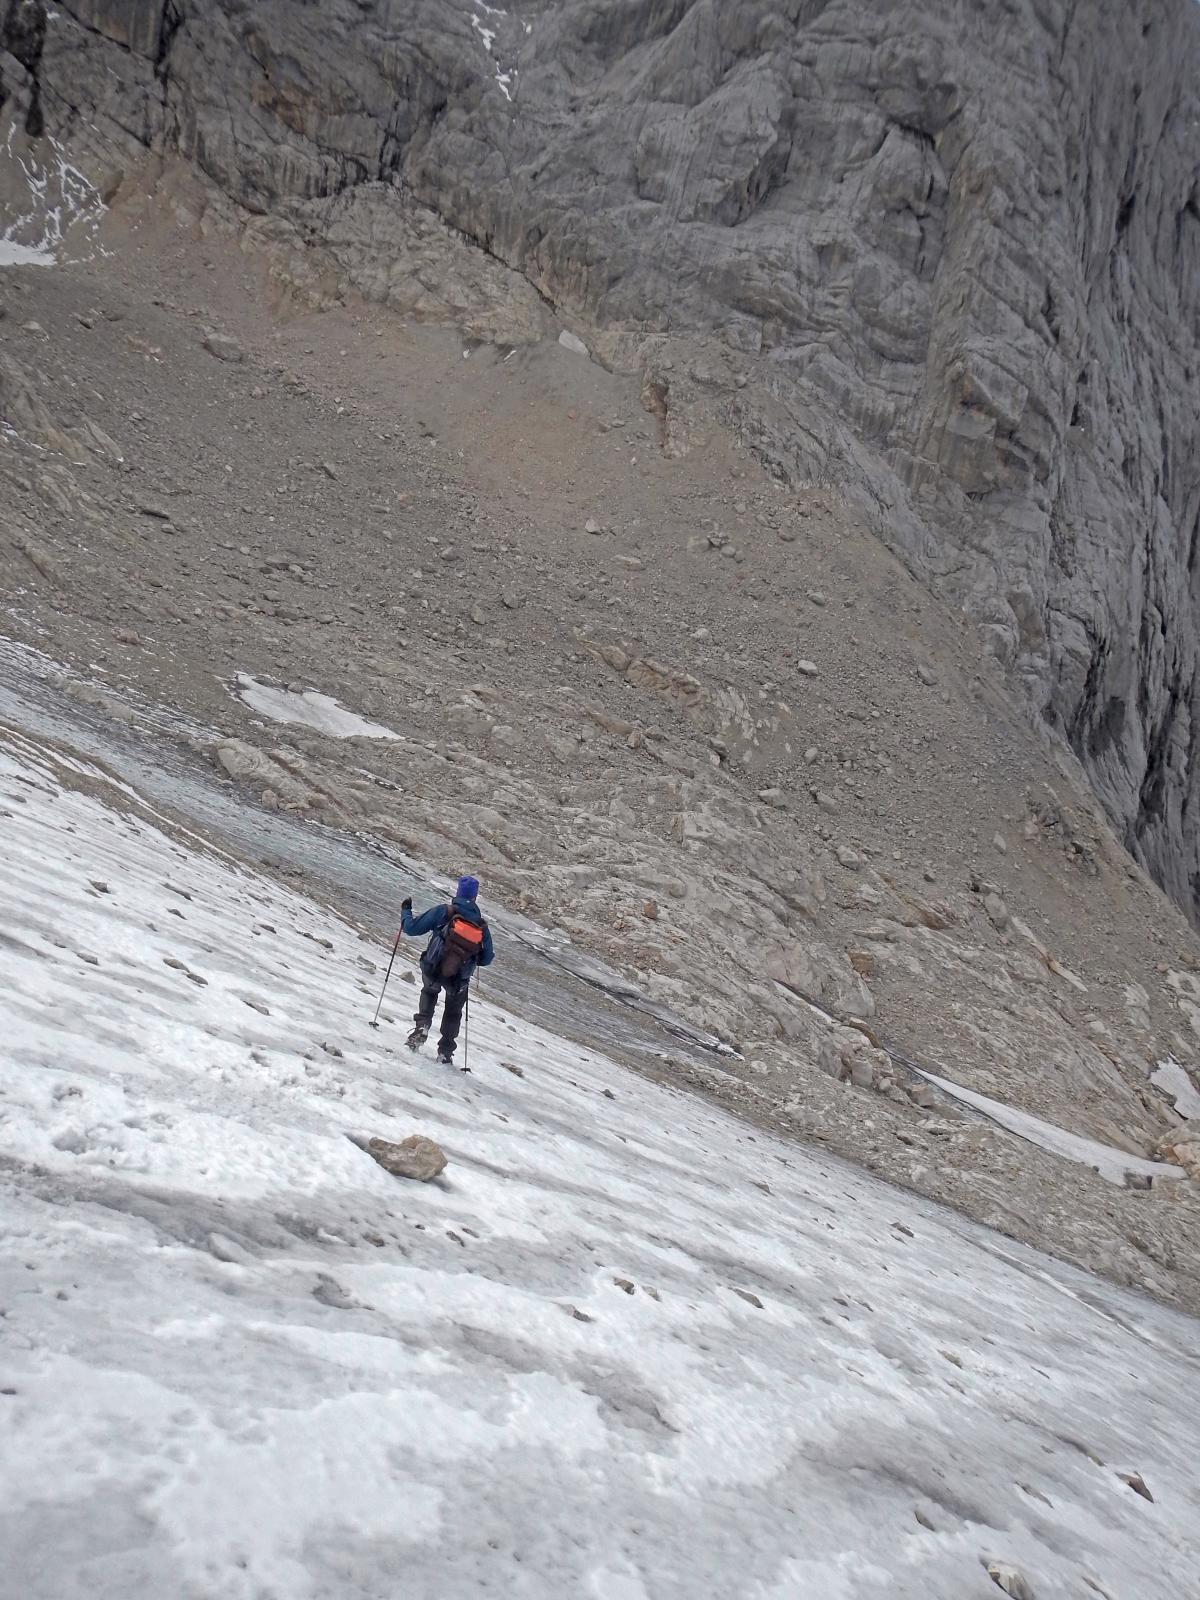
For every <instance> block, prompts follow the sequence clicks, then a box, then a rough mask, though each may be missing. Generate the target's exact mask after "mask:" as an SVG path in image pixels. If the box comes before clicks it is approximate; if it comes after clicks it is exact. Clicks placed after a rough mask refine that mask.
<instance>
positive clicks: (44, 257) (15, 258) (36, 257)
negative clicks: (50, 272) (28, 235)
mask: <svg viewBox="0 0 1200 1600" xmlns="http://www.w3.org/2000/svg"><path fill="white" fill-rule="evenodd" d="M53 265H54V256H53V254H52V253H51V252H50V251H49V250H47V249H45V248H41V249H39V248H37V247H36V246H34V245H30V244H18V242H17V241H16V240H15V239H8V238H4V239H0V267H52V266H53Z"/></svg>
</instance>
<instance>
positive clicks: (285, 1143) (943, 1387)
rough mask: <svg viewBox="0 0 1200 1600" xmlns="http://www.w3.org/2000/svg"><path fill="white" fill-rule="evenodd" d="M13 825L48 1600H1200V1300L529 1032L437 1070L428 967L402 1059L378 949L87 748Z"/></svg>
mask: <svg viewBox="0 0 1200 1600" xmlns="http://www.w3.org/2000/svg"><path fill="white" fill-rule="evenodd" d="M0 804H2V805H3V808H4V810H5V813H6V815H5V853H6V866H7V870H6V872H5V874H4V875H3V877H2V878H0V926H3V928H4V930H5V937H4V940H3V942H2V943H0V982H2V984H3V987H4V992H5V993H6V995H7V996H8V997H9V998H8V1003H7V1007H6V1030H5V1036H4V1041H3V1044H2V1045H0V1081H2V1087H3V1102H2V1103H3V1108H4V1109H3V1115H2V1117H0V1163H2V1164H0V1216H2V1218H3V1228H2V1230H0V1232H2V1234H3V1238H4V1241H5V1245H4V1255H3V1258H2V1263H0V1284H2V1285H3V1289H2V1298H3V1306H4V1311H5V1316H4V1319H3V1324H2V1326H3V1330H4V1333H3V1340H2V1342H0V1404H2V1405H3V1407H4V1418H5V1427H4V1436H5V1446H6V1448H5V1452H4V1463H5V1472H6V1473H7V1477H6V1479H5V1482H4V1492H3V1496H2V1497H0V1543H2V1545H3V1548H4V1551H5V1573H6V1578H7V1580H8V1581H9V1582H10V1583H11V1584H13V1585H15V1589H16V1590H19V1592H20V1593H21V1595H22V1596H23V1597H24V1600H74V1597H76V1596H83V1595H85V1594H87V1595H94V1594H97V1593H109V1592H117V1591H119V1592H120V1593H121V1594H122V1595H124V1596H127V1597H129V1600H140V1597H143V1596H145V1597H150V1596H159V1595H162V1594H163V1593H164V1592H167V1591H168V1590H169V1591H170V1592H172V1593H180V1594H183V1593H187V1594H195V1595H214V1596H215V1595H220V1596H222V1600H242V1597H245V1600H250V1597H251V1596H254V1597H260V1596H264V1595H268V1594H270V1595H280V1596H283V1595H286V1596H287V1597H288V1600H304V1597H306V1596H309V1595H312V1596H318V1595H320V1596H330V1595H337V1596H339V1597H346V1600H350V1597H357V1596H360V1595H361V1596H364V1597H365V1596H368V1595H375V1594H378V1593H379V1592H380V1590H381V1588H383V1589H390V1588H394V1587H395V1585H396V1584H397V1583H400V1584H401V1585H402V1588H403V1592H404V1593H405V1594H406V1595H411V1596H413V1597H417V1596H431V1597H432V1596H433V1595H443V1594H447V1593H454V1594H460V1593H462V1594H465V1593H467V1592H473V1591H474V1590H476V1589H477V1588H498V1589H502V1590H503V1591H504V1592H506V1593H512V1594H520V1595H524V1596H530V1597H532V1596H541V1595H552V1594H553V1595H557V1594H561V1593H562V1592H563V1590H564V1587H570V1588H574V1589H576V1590H577V1591H578V1592H579V1593H582V1594H590V1595H594V1596H597V1597H603V1600H608V1597H616V1596H621V1597H630V1596H650V1595H653V1596H655V1597H660V1596H663V1597H665V1596H670V1595H675V1594H680V1595H682V1594H684V1593H692V1592H695V1587H696V1585H697V1584H700V1585H701V1586H702V1587H704V1588H706V1589H711V1588H721V1589H725V1590H728V1591H729V1592H732V1593H737V1594H738V1595H741V1596H746V1597H747V1600H749V1597H751V1596H761V1597H767V1596H781V1597H782V1596H784V1595H792V1594H796V1593H797V1592H800V1591H804V1592H812V1593H821V1594H828V1595H833V1594H838V1595H842V1596H846V1597H854V1596H860V1595H861V1596H865V1595H868V1594H873V1593H876V1592H877V1591H878V1587H879V1585H880V1583H881V1582H886V1583H887V1585H888V1587H889V1592H891V1593H893V1594H895V1595H897V1596H898V1597H912V1600H916V1597H917V1596H922V1597H926V1600H928V1597H940V1596H947V1597H950V1596H953V1597H954V1600H963V1597H965V1596H975V1597H978V1600H987V1597H988V1596H989V1595H993V1594H995V1593H996V1592H997V1591H996V1581H997V1580H998V1579H999V1578H1000V1577H1003V1576H1004V1575H1005V1574H1013V1575H1015V1576H1011V1577H1008V1578H1006V1579H1005V1581H1006V1583H1007V1584H1008V1585H1009V1587H1008V1589H1007V1592H1008V1593H1010V1594H1011V1593H1014V1592H1022V1591H1020V1590H1019V1589H1014V1587H1013V1584H1015V1583H1017V1582H1018V1581H1024V1583H1026V1584H1028V1585H1029V1586H1030V1587H1031V1589H1032V1592H1033V1593H1036V1594H1038V1595H1047V1596H1049V1595H1057V1594H1062V1595H1067V1594H1075V1593H1077V1592H1083V1587H1082V1586H1086V1588H1087V1590H1088V1591H1089V1592H1098V1593H1108V1594H1122V1593H1136V1594H1137V1595H1138V1596H1139V1597H1140V1600H1177V1597H1178V1596H1179V1595H1181V1594H1183V1593H1184V1592H1185V1591H1186V1588H1187V1585H1188V1583H1189V1582H1190V1580H1191V1576H1192V1574H1193V1573H1194V1572H1195V1570H1196V1566H1197V1562H1198V1561H1200V1547H1198V1546H1197V1543H1196V1534H1195V1530H1196V1528H1197V1527H1198V1526H1200V1502H1198V1501H1197V1498H1196V1496H1197V1489H1196V1478H1195V1471H1194V1462H1195V1458H1196V1452H1197V1449H1198V1447H1200V1437H1198V1436H1197V1434H1196V1428H1195V1420H1194V1408H1193V1409H1189V1408H1187V1407H1181V1406H1180V1403H1179V1397H1180V1396H1181V1395H1183V1394H1186V1393H1187V1392H1188V1391H1189V1389H1190V1388H1191V1387H1193V1386H1194V1371H1195V1356H1194V1343H1195V1341H1194V1324H1193V1323H1192V1322H1191V1321H1190V1319H1186V1318H1183V1317H1180V1316H1178V1315H1176V1314H1174V1313H1171V1312H1169V1311H1166V1310H1164V1309H1161V1308H1156V1307H1154V1306H1152V1305H1151V1304H1150V1303H1148V1302H1143V1301H1138V1300H1136V1299H1134V1298H1133V1297H1131V1296H1128V1295H1124V1294H1122V1293H1120V1292H1119V1291H1116V1290H1110V1289H1106V1288H1102V1287H1100V1286H1099V1285H1098V1284H1097V1283H1096V1282H1095V1281H1093V1280H1090V1279H1088V1278H1086V1277H1084V1276H1083V1275H1082V1274H1078V1273H1075V1272H1072V1271H1071V1270H1070V1269H1066V1268H1061V1267H1057V1266H1055V1265H1053V1264H1052V1263H1050V1262H1049V1261H1047V1260H1046V1259H1045V1258H1042V1257H1039V1256H1037V1255H1036V1254H1035V1253H1033V1252H1030V1251H1027V1250H1025V1249H1023V1248H1022V1247H1021V1246H1018V1245H1007V1244H1001V1243H1000V1242H999V1241H998V1240H997V1238H996V1236H994V1235H991V1234H988V1233H986V1232H985V1231H983V1230H980V1229H977V1228H975V1227H973V1226H972V1225H970V1224H967V1223H964V1222H961V1221H958V1220H956V1219H955V1218H954V1217H953V1216H952V1215H951V1214H949V1213H947V1212H945V1211H944V1210H941V1209H940V1208H934V1207H930V1206H927V1205H925V1204H924V1203H922V1202H919V1201H915V1200H913V1199H912V1198H911V1197H906V1196H903V1195H901V1194H899V1193H898V1192H896V1191H894V1190H889V1189H887V1188H885V1187H883V1186H882V1185H879V1184H877V1183H875V1182H874V1181H872V1180H870V1179H867V1178H864V1177H863V1176H862V1175H861V1174H860V1173H858V1172H856V1171H855V1170H854V1169H852V1168H850V1167H847V1166H844V1165H842V1164H840V1163H837V1162H835V1161H832V1160H830V1159H828V1158H824V1157H820V1156H813V1155H810V1154H806V1153H803V1152H799V1151H797V1150H796V1148H795V1147H794V1146H792V1145H790V1144H785V1143H782V1142H780V1141H778V1140H776V1139H774V1138H771V1137H770V1136H767V1135H751V1134H750V1132H749V1131H748V1130H747V1128H746V1127H745V1126H744V1125H743V1124H740V1123H737V1122H735V1121H732V1120H730V1119H728V1118H726V1117H724V1116H722V1115H720V1114H719V1113H714V1112H712V1111H710V1110H708V1109H705V1108H703V1107H702V1106H701V1105H700V1104H699V1103H698V1102H697V1101H696V1100H695V1099H694V1098H692V1097H690V1096H688V1095H686V1094H681V1093H679V1092H676V1091H671V1090H667V1089H662V1088H657V1087H655V1086H653V1085H649V1084H647V1083H645V1082H643V1081H641V1080H639V1079H637V1078H634V1077H632V1076H631V1075H629V1074H626V1073H623V1072H622V1071H620V1070H619V1069H618V1068H616V1067H614V1066H613V1065H612V1064H611V1063H610V1062H608V1061H606V1060H605V1059H604V1057H603V1055H601V1054H598V1053H596V1052H589V1051H582V1050H579V1049H576V1048H574V1047H571V1046H566V1045H564V1044H562V1043H561V1041H558V1040H556V1039H555V1038H554V1037H553V1036H551V1035H549V1034H546V1033H544V1032H541V1031H540V1030H537V1029H532V1028H529V1027H527V1026H526V1025H524V1024H522V1023H520V1022H519V1021H517V1019H515V1018H512V1017H510V1016H507V1015H505V1014H504V1013H503V1012H502V1011H499V1010H498V1009H496V1008H495V1007H492V1006H489V1005H483V1004H481V1005H479V1006H477V1007H476V1008H475V1016H474V1017H473V1019H472V1020H473V1025H474V1026H473V1033H474V1038H473V1041H472V1052H473V1060H474V1066H475V1074H474V1076H473V1077H471V1078H470V1079H464V1078H463V1077H462V1076H461V1075H460V1074H458V1073H456V1072H451V1073H447V1072H446V1071H444V1070H443V1069H441V1068H439V1067H438V1066H437V1065H436V1064H434V1063H433V1062H432V1061H430V1060H429V1059H428V1058H426V1059H423V1060H421V1061H416V1060H414V1058H412V1057H411V1056H410V1055H409V1054H408V1052H406V1051H404V1050H403V1049H402V1048H397V1046H398V1042H399V1039H400V1037H401V1032H402V1029H403V1027H404V1025H405V1024H404V1011H405V1010H406V1008H407V1005H408V1003H409V1002H410V999H411V996H412V993H413V990H412V987H411V985H410V984H409V983H407V982H405V981H404V977H405V968H404V966H403V965H401V967H400V968H399V969H398V972H397V974H395V975H394V977H393V982H394V984H395V989H394V991H393V994H392V997H391V999H390V1000H389V1002H388V1004H387V1006H386V1007H385V1022H384V1028H383V1030H382V1031H381V1032H380V1033H378V1034H376V1033H372V1032H371V1030H370V1029H369V1028H368V1026H367V1022H368V1019H369V1017H370V1015H371V1012H372V1011H373V1009H374V1000H375V996H376V993H377V988H376V985H377V983H378V982H379V980H380V977H381V967H380V965H379V964H378V958H379V950H378V949H377V948H376V947H372V946H369V945H367V944H364V943H363V942H362V940H361V939H360V937H359V936H358V935H357V934H356V932H355V930H353V929H352V928H350V927H349V926H347V925H346V924H344V923H342V922H341V921H340V920H339V919H337V918H336V917H333V916H331V915H330V914H329V913H328V912H327V911H325V910H324V909H322V908H320V907H318V906H316V905H315V904H313V903H312V902H309V901H306V900H305V899H304V898H302V897H301V896H298V895H295V894H292V893H289V892H287V891H286V890H282V889H280V888H278V887H277V886H276V885H274V884H272V883H270V882H269V881H268V880H265V879H262V878H259V877H256V876H255V875H253V874H252V873H250V872H248V871H246V870H245V869H243V868H241V867H239V866H238V865H237V864H236V863H233V862H230V861H229V860H227V859H222V858H220V857H219V856H217V855H215V854H214V853H212V852H211V851H209V850H207V849H205V848H204V847H202V846H201V845H199V844H198V843H197V842H196V841H194V840H189V839H187V838H186V837H182V838H181V837H180V836H178V834H177V833H164V832H163V831H161V830H160V828H159V826H158V825H157V824H156V822H155V820H154V818H153V816H152V815H151V814H150V813H149V812H148V810H147V809H146V808H145V807H143V806H142V805H141V804H140V803H139V801H138V799H137V797H136V795H133V794H131V793H130V791H129V790H128V789H127V788H123V787H121V786H116V785H112V784H110V783H109V782H108V781H107V780H106V778H105V776H104V774H103V773H102V772H101V771H99V770H98V769H95V768H93V767H91V766H90V765H89V764H87V763H84V762H80V761H78V760H76V759H73V758H70V757H65V758H64V757H63V756H61V755H56V754H54V753H52V752H50V751H48V750H46V749H44V748H40V747H38V746H37V745H35V744H33V743H31V742H30V741H28V740H26V739H24V738H22V737H20V736H19V735H13V734H11V733H10V734H7V735H6V736H5V737H4V741H3V745H2V746H0ZM502 958H503V951H501V959H502ZM413 1130H419V1131H421V1132H422V1133H424V1134H426V1135H432V1136H433V1137H434V1138H436V1139H437V1140H439V1141H440V1142H441V1143H442V1144H443V1145H444V1147H445V1150H446V1151H447V1153H448V1155H449V1158H450V1162H449V1166H448V1167H447V1168H446V1170H445V1172H444V1174H443V1175H442V1176H441V1177H440V1178H438V1179H437V1180H436V1181H435V1182H433V1183H429V1184H415V1183H412V1184H410V1183H406V1182H405V1181H404V1180H400V1179H396V1178H393V1177H391V1176H389V1175H387V1174H386V1173H385V1172H384V1171H383V1170H382V1169H381V1168H380V1167H379V1166H377V1165H376V1164H375V1163H374V1162H373V1161H372V1160H371V1159H370V1158H369V1156H368V1155H367V1154H366V1153H365V1152H364V1150H363V1149H361V1148H360V1147H359V1146H357V1145H356V1144H355V1143H353V1142H352V1141H351V1139H349V1138H347V1137H346V1135H347V1134H350V1135H353V1136H355V1137H356V1138H364V1137H366V1136H381V1137H384V1138H388V1139H393V1140H394V1139H398V1138H401V1137H403V1136H405V1135H407V1134H408V1133H409V1132H410V1131H413ZM1127 1479H1128V1480H1130V1481H1134V1482H1136V1483H1137V1484H1138V1485H1140V1486H1141V1487H1139V1488H1137V1489H1136V1491H1135V1488H1134V1487H1131V1486H1130V1481H1127ZM1143 1488H1144V1489H1145V1490H1146V1494H1145V1495H1143V1493H1142V1489H1143ZM989 1573H992V1574H993V1576H989Z"/></svg>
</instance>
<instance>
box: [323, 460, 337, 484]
mask: <svg viewBox="0 0 1200 1600" xmlns="http://www.w3.org/2000/svg"><path fill="white" fill-rule="evenodd" d="M321 471H322V472H323V473H324V474H325V476H326V477H327V478H331V479H332V480H333V482H334V483H336V482H337V481H338V479H339V478H340V477H341V473H340V472H339V471H338V469H337V468H336V467H335V466H334V464H333V462H332V461H322V463H321Z"/></svg>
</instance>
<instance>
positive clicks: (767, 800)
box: [758, 788, 784, 807]
mask: <svg viewBox="0 0 1200 1600" xmlns="http://www.w3.org/2000/svg"><path fill="white" fill-rule="evenodd" d="M758 798H759V799H760V800H761V801H762V803H763V805H765V806H776V807H778V806H782V805H783V798H784V796H783V790H782V789H776V788H771V789H760V790H759V791H758Z"/></svg>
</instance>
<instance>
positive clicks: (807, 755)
mask: <svg viewBox="0 0 1200 1600" xmlns="http://www.w3.org/2000/svg"><path fill="white" fill-rule="evenodd" d="M820 754H821V752H820V751H819V750H818V749H817V747H816V745H815V744H810V745H809V747H808V749H807V750H806V751H805V752H804V759H805V761H807V763H808V765H809V766H810V767H811V766H812V764H813V762H814V761H815V760H816V759H817V757H818V756H819V755H820Z"/></svg>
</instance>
